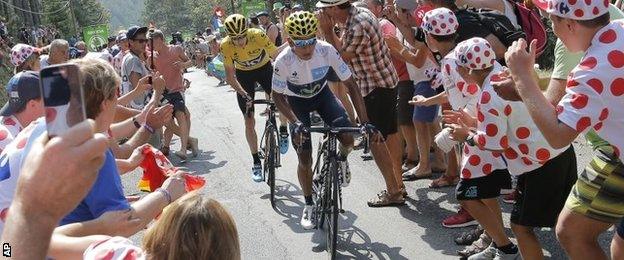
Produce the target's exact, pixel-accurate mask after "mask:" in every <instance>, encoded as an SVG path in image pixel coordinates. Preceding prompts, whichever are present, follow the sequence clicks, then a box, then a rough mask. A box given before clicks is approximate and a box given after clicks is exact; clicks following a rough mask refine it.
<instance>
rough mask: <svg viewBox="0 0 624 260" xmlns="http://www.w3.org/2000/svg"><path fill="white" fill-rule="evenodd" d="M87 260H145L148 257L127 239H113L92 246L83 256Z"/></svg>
mask: <svg viewBox="0 0 624 260" xmlns="http://www.w3.org/2000/svg"><path fill="white" fill-rule="evenodd" d="M82 257H83V259H85V260H100V259H109V260H144V259H147V256H146V255H145V253H144V252H143V249H141V247H138V246H136V245H134V244H133V243H132V241H130V239H127V238H125V237H111V238H108V239H106V240H103V241H99V242H95V243H93V244H91V245H90V246H89V247H88V248H87V250H85V251H84V253H83V255H82Z"/></svg>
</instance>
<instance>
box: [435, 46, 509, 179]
mask: <svg viewBox="0 0 624 260" xmlns="http://www.w3.org/2000/svg"><path fill="white" fill-rule="evenodd" d="M456 61H457V58H456V55H455V52H454V51H452V52H451V53H449V54H448V55H446V57H445V58H444V59H443V60H442V71H441V73H442V83H443V86H444V90H445V91H446V92H447V94H448V99H449V103H450V104H451V106H452V107H453V109H454V110H462V109H466V111H468V114H470V116H472V117H476V116H477V102H478V100H479V94H480V93H481V89H480V88H479V86H477V85H476V84H468V83H467V82H466V80H464V78H463V77H462V76H461V75H459V73H458V72H457V63H456ZM506 168H507V165H506V164H505V161H503V158H502V157H501V156H500V153H497V152H491V151H486V150H481V149H479V148H477V147H469V146H468V145H465V146H464V148H463V149H462V159H461V170H460V172H461V178H462V179H474V178H479V177H483V176H487V175H489V174H490V173H492V172H493V171H494V170H502V169H506Z"/></svg>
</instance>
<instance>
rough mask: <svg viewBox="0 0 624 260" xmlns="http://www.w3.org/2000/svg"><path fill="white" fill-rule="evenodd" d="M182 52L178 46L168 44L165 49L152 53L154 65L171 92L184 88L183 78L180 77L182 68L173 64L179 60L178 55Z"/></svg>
mask: <svg viewBox="0 0 624 260" xmlns="http://www.w3.org/2000/svg"><path fill="white" fill-rule="evenodd" d="M183 54H184V50H183V49H182V47H180V46H176V45H169V46H167V49H166V50H165V51H162V52H160V53H154V66H155V68H156V70H157V71H159V72H160V73H161V74H162V76H163V78H164V79H165V84H166V87H167V90H168V91H169V92H170V93H171V92H180V91H183V90H184V79H183V78H182V70H181V69H180V67H178V66H174V65H173V64H174V63H175V62H181V61H182V59H181V58H180V56H182V55H183Z"/></svg>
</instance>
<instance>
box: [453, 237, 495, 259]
mask: <svg viewBox="0 0 624 260" xmlns="http://www.w3.org/2000/svg"><path fill="white" fill-rule="evenodd" d="M490 244H492V238H490V236H488V235H487V234H485V233H483V234H481V236H479V239H477V241H474V242H472V245H469V246H467V247H466V248H464V249H463V250H461V251H457V254H458V255H459V256H461V257H462V258H468V257H469V256H471V255H474V254H478V253H481V252H483V250H485V249H486V248H487V247H488V246H489V245H490Z"/></svg>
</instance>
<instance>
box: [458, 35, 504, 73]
mask: <svg viewBox="0 0 624 260" xmlns="http://www.w3.org/2000/svg"><path fill="white" fill-rule="evenodd" d="M455 50H456V51H455V55H456V56H457V65H459V66H462V67H466V68H469V69H477V70H480V69H487V68H489V67H492V65H494V62H495V61H496V55H494V51H493V50H492V46H490V43H489V42H488V41H487V40H485V39H483V38H478V37H475V38H470V39H468V40H465V41H463V42H460V43H459V44H458V45H457V47H456V48H455Z"/></svg>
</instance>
